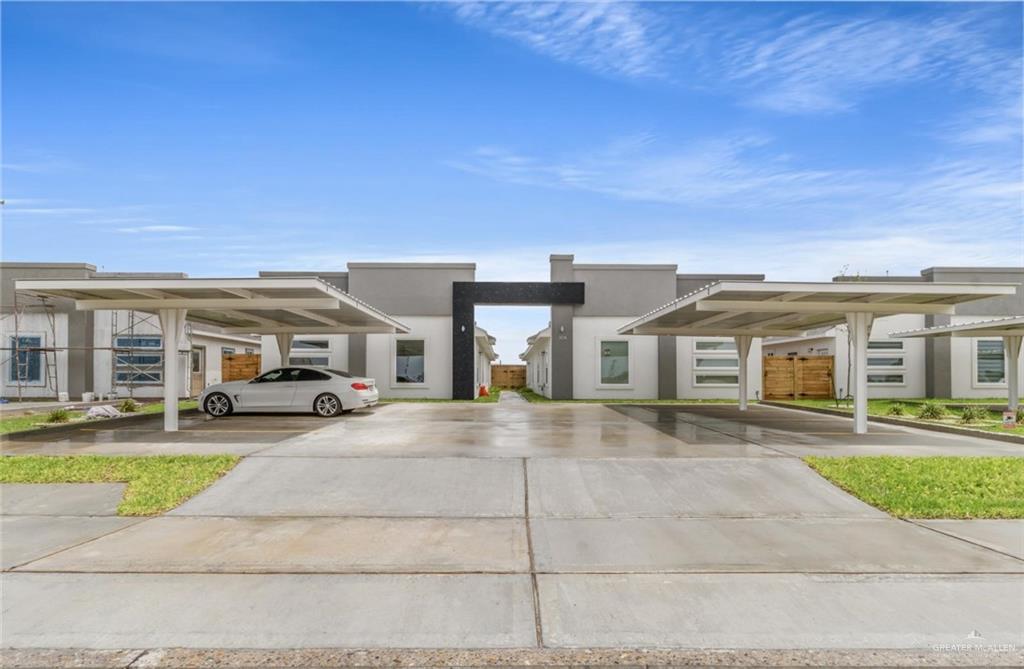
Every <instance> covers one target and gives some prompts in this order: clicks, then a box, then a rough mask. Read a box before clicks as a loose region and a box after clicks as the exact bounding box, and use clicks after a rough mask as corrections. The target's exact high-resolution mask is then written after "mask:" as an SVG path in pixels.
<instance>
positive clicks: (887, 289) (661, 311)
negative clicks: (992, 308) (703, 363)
mask: <svg viewBox="0 0 1024 669" xmlns="http://www.w3.org/2000/svg"><path fill="white" fill-rule="evenodd" d="M1016 290H1017V286H1016V285H1015V284H994V283H988V284H979V283H913V284H911V283H907V282H902V283H901V282H877V281H870V282H868V281H865V282H854V281H841V282H775V281H720V282H717V283H713V284H711V285H708V286H705V287H703V288H701V289H699V290H696V291H694V292H692V293H690V294H688V295H684V296H683V297H680V298H678V299H676V300H673V301H672V302H669V303H668V304H666V305H664V306H662V307H659V308H657V309H655V310H654V311H652V312H650V313H648V314H646V315H644V316H642V317H640V318H638V319H636V320H634V321H632V322H630V323H627V324H626V325H623V326H622V327H621V328H619V330H618V331H619V333H620V334H650V335H659V334H664V335H695V336H735V335H752V336H755V337H767V336H793V335H800V334H802V333H804V332H806V331H807V330H811V329H814V328H819V327H823V326H827V325H834V324H837V323H844V322H846V320H847V314H849V313H870V314H876V315H884V314H953V313H954V305H956V304H958V303H960V302H968V301H970V300H977V299H982V298H986V297H996V296H1000V295H1013V294H1014V293H1016Z"/></svg>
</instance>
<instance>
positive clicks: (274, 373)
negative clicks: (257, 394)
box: [253, 368, 302, 383]
mask: <svg viewBox="0 0 1024 669" xmlns="http://www.w3.org/2000/svg"><path fill="white" fill-rule="evenodd" d="M301 371H302V370H300V369H290V368H285V369H272V370H270V371H269V372H267V373H266V374H264V375H263V376H257V377H256V378H255V379H253V381H255V382H256V383H282V382H285V381H294V380H295V378H296V377H297V376H298V375H299V372H301Z"/></svg>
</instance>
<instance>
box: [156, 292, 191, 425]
mask: <svg viewBox="0 0 1024 669" xmlns="http://www.w3.org/2000/svg"><path fill="white" fill-rule="evenodd" d="M157 316H159V318H160V331H161V333H162V334H163V337H164V432H177V431H178V339H179V337H181V328H182V326H183V325H184V324H185V309H160V310H159V311H158V312H157Z"/></svg>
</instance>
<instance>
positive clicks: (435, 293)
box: [348, 263, 476, 316]
mask: <svg viewBox="0 0 1024 669" xmlns="http://www.w3.org/2000/svg"><path fill="white" fill-rule="evenodd" d="M475 279H476V265H475V264H473V263H436V264H426V263H424V264H420V263H349V265H348V288H349V290H348V292H349V293H351V294H352V295H354V296H355V297H358V298H359V299H360V300H362V301H364V302H366V303H367V304H370V305H372V306H374V307H376V308H377V309H380V310H381V311H383V312H385V313H387V314H392V315H395V316H451V315H452V283H453V282H455V281H474V280H475Z"/></svg>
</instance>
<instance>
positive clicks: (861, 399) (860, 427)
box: [846, 312, 871, 434]
mask: <svg viewBox="0 0 1024 669" xmlns="http://www.w3.org/2000/svg"><path fill="white" fill-rule="evenodd" d="M846 324H847V326H848V327H849V330H850V341H851V343H852V344H853V376H854V381H853V383H848V384H847V385H850V386H852V387H853V432H854V434H865V433H867V431H868V337H869V336H870V332H871V314H868V313H860V312H856V313H848V314H846Z"/></svg>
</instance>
